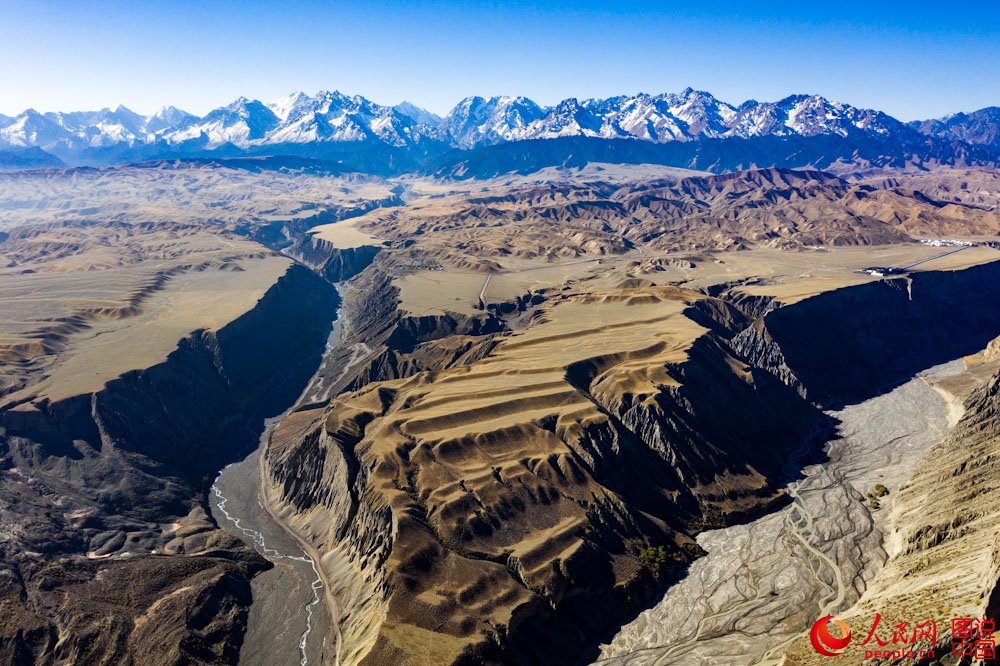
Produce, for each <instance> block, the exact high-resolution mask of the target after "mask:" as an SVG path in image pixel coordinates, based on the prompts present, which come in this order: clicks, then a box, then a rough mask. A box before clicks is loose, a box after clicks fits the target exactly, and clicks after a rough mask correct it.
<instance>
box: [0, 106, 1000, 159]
mask: <svg viewBox="0 0 1000 666" xmlns="http://www.w3.org/2000/svg"><path fill="white" fill-rule="evenodd" d="M998 128H1000V109H998V108H996V107H991V108H987V109H982V110H980V111H975V112H972V113H968V114H965V113H961V114H956V115H952V116H948V117H946V118H942V119H940V120H928V121H922V122H912V123H903V122H900V121H898V120H896V119H895V118H892V117H891V116H888V115H886V114H884V113H882V112H880V111H875V110H871V109H859V108H857V107H853V106H850V105H848V104H842V103H840V102H833V101H830V100H827V99H825V98H823V97H820V96H818V95H793V96H791V97H787V98H785V99H783V100H780V101H777V102H757V101H755V100H750V101H747V102H744V103H742V104H740V105H739V106H733V105H731V104H728V103H726V102H723V101H720V100H718V99H716V98H715V97H713V96H712V95H710V94H709V93H706V92H700V91H696V90H692V89H691V88H688V89H686V90H684V91H682V92H680V93H666V94H662V95H646V94H639V95H633V96H619V97H611V98H608V99H585V100H577V99H573V98H571V99H566V100H563V101H562V102H559V103H558V104H556V105H555V106H551V107H544V106H540V105H538V104H536V103H535V102H533V101H531V100H530V99H527V98H525V97H491V98H488V99H486V98H482V97H468V98H466V99H464V100H462V101H461V102H459V103H458V104H457V105H456V106H455V108H454V109H452V110H451V112H450V113H448V114H447V115H446V116H445V117H444V118H440V117H439V116H437V115H435V114H433V113H430V112H429V111H426V110H424V109H421V108H419V107H417V106H414V105H413V104H411V103H409V102H403V103H401V104H397V105H396V106H382V105H379V104H376V103H374V102H371V101H369V100H367V99H365V98H364V97H361V96H358V95H354V96H346V95H343V94H341V93H339V92H320V93H317V94H316V95H315V96H313V97H310V96H308V95H306V94H304V93H301V92H298V93H294V94H292V95H289V96H288V97H284V98H281V99H279V100H276V101H274V102H270V103H263V102H260V101H257V100H249V99H246V98H244V97H241V98H239V99H237V100H236V101H234V102H233V103H232V104H229V105H228V106H225V107H221V108H218V109H215V110H213V111H211V112H209V113H208V114H207V115H205V116H204V117H201V118H199V117H197V116H194V115H192V114H189V113H186V112H184V111H181V110H179V109H176V108H174V107H166V108H164V109H161V110H160V111H158V112H157V113H156V114H154V115H152V116H142V115H139V114H136V113H134V112H132V111H130V110H129V109H126V108H125V107H123V106H118V107H116V108H114V109H102V110H100V111H86V112H72V113H44V114H43V113H38V112H37V111H35V110H33V109H28V110H27V111H25V112H23V113H21V114H19V115H18V116H16V117H13V118H11V117H7V116H0V150H6V151H8V152H10V151H12V150H14V151H16V150H24V149H28V148H33V149H40V150H41V151H45V153H47V154H49V155H52V156H54V157H55V158H56V160H62V161H64V162H66V163H68V164H115V163H123V162H130V161H138V160H146V159H153V158H177V157H192V156H197V157H206V156H219V157H231V156H242V155H262V154H266V155H298V156H303V157H320V158H324V159H337V160H341V161H344V162H345V165H346V164H348V163H350V164H351V165H354V166H356V167H357V168H376V169H377V168H378V165H382V170H385V171H393V170H395V171H398V170H401V169H404V168H411V167H412V166H413V165H414V164H417V163H421V162H422V161H423V162H426V160H427V159H428V158H432V159H435V160H437V159H438V158H439V156H441V155H443V154H445V153H447V151H449V150H454V149H459V150H463V151H469V150H478V149H483V148H487V147H490V146H499V145H501V144H508V143H512V142H521V141H536V140H542V139H573V138H575V139H597V140H613V141H620V140H627V141H636V140H638V141H642V142H648V143H651V144H657V145H668V144H675V143H700V142H709V143H708V144H706V145H705V146H700V145H699V146H698V147H696V148H685V149H679V148H669V149H667V150H665V151H663V150H661V151H660V152H661V153H664V154H673V153H672V151H674V152H677V154H678V155H681V156H684V155H687V156H690V155H692V154H694V153H698V155H699V158H698V159H697V160H696V161H698V162H699V163H707V164H708V166H709V167H714V168H716V169H726V168H729V167H727V166H726V165H727V164H729V163H731V162H734V159H735V161H736V162H739V163H741V164H742V163H744V162H745V161H746V159H749V160H750V162H751V163H753V164H757V163H756V162H753V160H754V159H757V158H763V159H764V160H765V161H766V165H772V164H773V163H775V162H772V161H770V160H772V158H771V157H769V156H768V155H767V154H766V150H765V151H764V152H762V150H761V148H760V146H758V145H757V144H758V143H759V140H763V141H764V144H762V145H764V146H780V150H786V151H787V150H791V152H790V153H788V154H787V155H785V156H784V157H785V158H787V159H783V160H782V163H783V164H786V165H787V164H789V163H790V164H793V165H794V164H797V160H799V158H798V157H797V155H798V154H799V153H802V154H803V155H806V154H808V155H809V156H810V159H812V158H817V159H819V162H809V163H805V162H804V163H803V164H802V166H805V165H807V164H809V165H813V166H815V165H817V164H819V165H820V166H822V164H821V163H822V162H823V161H824V160H825V161H826V162H827V163H834V162H837V161H838V160H839V161H846V162H851V161H857V159H858V155H861V158H862V161H867V162H871V163H885V162H886V160H888V161H889V162H894V161H898V160H903V161H905V160H906V159H908V158H909V157H913V156H915V157H917V158H918V159H933V160H939V161H943V162H956V161H961V162H965V163H969V162H988V163H994V162H996V161H997V155H998V154H1000V129H998ZM776 139H781V141H778V142H776V141H775V140H776ZM737 140H739V141H737ZM732 141H736V142H735V143H732ZM747 141H749V142H750V143H749V144H748V143H746V142H747ZM556 145H569V144H565V142H563V143H561V144H560V143H557V144H554V145H552V146H545V148H546V149H548V148H555V147H556ZM574 145H577V146H579V145H587V146H596V145H597V144H594V143H592V142H591V143H586V144H579V143H578V144H574ZM628 145H634V146H635V152H636V154H648V153H649V151H648V150H646V149H644V148H643V149H640V147H639V146H640V145H641V144H626V148H621V147H618V148H615V149H614V151H613V152H615V153H621V152H623V151H624V152H628V150H627V146H628ZM820 149H821V150H822V151H826V152H822V154H817V150H820ZM830 149H833V150H834V152H833V153H831V152H829V151H830ZM515 150H517V149H515ZM733 150H735V151H738V152H740V153H741V155H744V156H745V155H749V156H750V157H748V158H746V159H744V157H741V156H736V157H734V154H732V151H733ZM873 150H874V151H876V152H875V153H873V152H872V151H873ZM600 151H603V152H607V151H608V148H607V147H604V148H601V149H600ZM678 151H679V152H678ZM727 151H729V152H728V153H727ZM541 152H542V153H551V152H552V151H551V150H542V151H541ZM654 152H655V151H654ZM706 152H707V153H709V155H708V156H706V155H705V154H704V153H706ZM716 153H718V155H717V159H713V158H712V155H715V154H716ZM32 155H33V158H32V160H33V161H35V162H38V157H40V155H39V154H38V153H33V154H32ZM575 158H576V159H580V155H576V156H575ZM873 158H874V160H873ZM463 159H464V158H463ZM553 159H556V156H550V157H548V158H546V161H549V162H551V161H552V160H553ZM803 159H805V158H803ZM626 161H633V160H630V159H626ZM42 162H44V160H42ZM687 162H691V158H690V157H689V158H688V159H687ZM52 163H53V164H56V163H58V162H57V161H52ZM365 165H367V166H365ZM372 165H374V167H372ZM685 165H686V164H679V166H685ZM760 165H761V166H764V164H760ZM7 168H11V167H7Z"/></svg>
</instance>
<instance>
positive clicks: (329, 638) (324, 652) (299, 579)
mask: <svg viewBox="0 0 1000 666" xmlns="http://www.w3.org/2000/svg"><path fill="white" fill-rule="evenodd" d="M341 312H342V309H341V310H338V312H337V315H336V318H335V320H334V322H333V327H332V329H331V333H330V337H329V339H328V341H327V345H326V353H325V355H324V360H325V359H327V358H329V357H330V354H331V352H333V351H334V350H335V349H336V348H337V346H338V345H339V344H340V339H341V335H342V332H343V324H342V322H341ZM320 367H321V369H322V367H323V364H321V366H320ZM325 381H327V379H325V378H324V377H323V376H322V370H317V373H316V374H315V375H314V376H313V377H312V379H311V380H310V381H309V383H308V385H307V387H306V388H305V390H303V392H302V394H301V397H300V398H299V400H298V401H297V402H296V404H300V403H302V402H303V401H306V400H307V396H311V395H313V394H315V393H316V392H317V389H318V388H319V389H322V385H323V383H324V382H325ZM293 409H294V407H293ZM289 411H290V410H289ZM287 413H288V412H285V413H284V414H281V415H279V416H275V417H273V418H269V419H267V420H265V423H264V431H263V433H262V434H261V436H260V439H259V441H258V446H257V448H256V449H255V450H253V451H252V452H251V453H250V454H249V455H247V457H245V458H244V459H243V460H240V461H239V462H235V463H232V464H231V465H227V466H226V467H225V468H224V469H223V470H222V471H221V472H220V473H219V476H218V477H217V478H216V480H215V483H214V484H212V488H211V495H210V498H209V499H210V506H211V509H212V514H213V517H214V518H215V520H216V522H218V524H219V525H220V526H221V527H222V528H223V529H225V530H227V531H228V532H230V533H231V534H234V535H235V536H237V537H239V538H241V539H243V540H244V541H246V542H247V543H248V544H250V545H252V546H253V548H254V549H256V551H257V552H258V553H260V554H261V555H262V556H264V557H265V558H267V559H268V560H269V561H270V562H271V563H272V564H273V565H274V567H273V568H272V569H269V570H268V571H265V572H263V573H260V574H258V575H257V576H255V577H254V578H253V580H252V582H251V589H252V591H253V603H252V604H251V606H250V616H249V618H248V621H247V632H246V636H245V637H244V641H243V647H242V649H241V650H240V664H241V665H242V666H309V664H323V663H328V662H336V661H337V659H336V653H337V649H338V647H339V646H338V645H336V637H335V636H334V634H335V633H336V632H335V631H332V632H327V631H321V630H320V631H318V630H317V628H327V627H333V626H334V622H335V619H334V618H331V617H330V612H329V609H328V608H327V605H326V604H323V603H321V601H322V600H323V579H322V576H321V575H320V572H319V570H318V569H317V564H316V562H315V561H314V560H313V558H312V557H310V556H309V554H308V553H306V552H305V550H304V549H303V547H302V546H301V545H300V544H299V543H298V542H297V541H296V540H295V538H294V537H292V535H291V534H289V533H288V531H287V530H286V529H285V528H284V526H282V525H281V524H280V523H278V522H277V521H275V520H274V518H273V517H272V516H271V514H270V513H269V512H268V511H267V509H266V507H265V506H264V503H263V502H262V500H261V496H260V493H261V482H262V480H261V467H260V456H261V452H262V451H263V449H264V448H265V447H266V446H267V445H268V442H269V441H270V438H271V433H272V432H273V431H274V429H275V428H276V427H277V426H278V424H279V423H280V422H281V419H282V418H284V416H285V414H287Z"/></svg>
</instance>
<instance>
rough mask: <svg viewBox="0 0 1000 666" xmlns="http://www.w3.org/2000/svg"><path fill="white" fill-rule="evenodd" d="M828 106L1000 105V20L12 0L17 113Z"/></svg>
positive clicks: (896, 111) (836, 13) (552, 6)
mask: <svg viewBox="0 0 1000 666" xmlns="http://www.w3.org/2000/svg"><path fill="white" fill-rule="evenodd" d="M686 86H691V87H694V88H696V89H699V90H707V91H708V92H711V93H712V94H714V95H715V96H716V97H719V98H720V99H723V100H725V101H728V102H730V103H733V104H738V103H739V102H742V101H744V100H746V99H750V98H753V99H758V100H761V101H765V100H767V101H772V100H777V99H780V98H782V97H784V96H786V95H789V94H792V93H818V94H821V95H824V96H826V97H829V98H832V99H835V100H839V101H843V102H848V103H850V104H854V105H856V106H863V107H872V108H878V109H881V110H884V111H886V112H888V113H890V114H891V115H894V116H896V117H898V118H900V119H902V120H912V119H915V118H927V117H937V116H941V115H944V114H946V113H950V112H956V111H970V110H973V109H977V108H981V107H984V106H992V105H1000V3H996V2H992V1H991V2H958V3H954V2H953V3H951V4H949V5H947V6H946V5H945V4H943V3H934V4H925V3H921V2H905V3H904V2H898V3H897V2H882V3H879V2H839V3H838V2H816V1H814V0H800V1H798V2H783V1H777V2H729V1H727V0H716V1H710V2H705V3H697V2H695V1H693V0H692V1H690V2H685V3H673V2H630V3H622V4H612V3H607V2H603V3H598V2H587V1H580V2H521V1H519V0H515V1H514V2H503V3H501V2H464V3H456V2H435V1H424V0H417V1H415V2H398V1H396V0H386V1H383V2H365V3H359V2H339V1H334V0H325V1H319V0H313V1H306V0H300V1H291V2H280V3H279V2H263V1H260V0H243V1H240V2H236V1H231V2H221V1H219V0H197V1H189V0H174V1H172V2H165V1H161V0H145V1H139V2H124V1H120V0H89V1H88V0H77V1H75V2H71V1H70V0H28V1H25V0H2V2H0V113H4V114H7V115H13V114H16V113H19V112H20V111H22V110H24V109H25V108H28V107H33V108H35V109H37V110H39V111H56V110H61V111H68V110H81V109H98V108H101V107H104V106H114V105H115V104H119V103H121V104H124V105H126V106H128V107H129V108H132V109H133V110H135V111H139V112H142V113H152V112H154V111H155V110H156V109H158V108H159V107H160V106H163V105H166V104H173V105H175V106H178V107H180V108H182V109H185V110H187V111H190V112H192V113H197V114H203V113H205V112H207V111H209V110H210V109H212V108H215V107H218V106H222V105H225V104H228V103H229V102H231V101H232V100H234V99H235V98H236V97H238V96H240V95H245V96H247V97H251V98H256V99H261V100H263V101H269V100H272V99H275V98H278V97H281V96H284V95H287V94H289V93H291V92H293V91H296V90H302V91H304V92H307V93H309V94H313V93H315V92H317V91H319V90H340V91H341V92H344V93H347V94H361V95H364V96H365V97H368V98H369V99H372V100H374V101H376V102H379V103H383V104H394V103H397V102H400V101H402V100H404V99H405V100H409V101H411V102H413V103H415V104H417V105H420V106H423V107H425V108H428V109H430V110H432V111H435V112H437V113H445V112H447V111H448V110H449V109H450V108H451V107H452V106H453V105H454V104H455V103H456V102H457V101H458V100H459V99H461V98H462V97H464V96H466V95H483V96H489V95H497V94H504V95H525V96H527V97H530V98H532V99H534V100H535V101H537V102H539V103H542V104H552V103H555V102H557V101H559V100H560V99H563V98H566V97H578V98H585V97H607V96H611V95H617V94H632V93H636V92H648V93H659V92H670V91H679V90H681V89H683V88H685V87H686Z"/></svg>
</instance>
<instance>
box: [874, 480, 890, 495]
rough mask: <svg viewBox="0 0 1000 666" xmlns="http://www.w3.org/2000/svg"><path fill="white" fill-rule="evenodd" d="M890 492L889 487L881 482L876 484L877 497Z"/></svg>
mask: <svg viewBox="0 0 1000 666" xmlns="http://www.w3.org/2000/svg"><path fill="white" fill-rule="evenodd" d="M888 494H889V489H888V488H886V487H885V486H883V485H882V484H881V483H876V484H875V497H885V496H886V495H888Z"/></svg>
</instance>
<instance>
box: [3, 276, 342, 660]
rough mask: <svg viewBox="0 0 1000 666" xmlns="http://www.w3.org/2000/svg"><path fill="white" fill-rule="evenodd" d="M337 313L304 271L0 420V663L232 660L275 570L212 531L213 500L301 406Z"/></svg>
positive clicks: (322, 287) (325, 289) (322, 284)
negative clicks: (222, 321) (224, 319)
mask: <svg viewBox="0 0 1000 666" xmlns="http://www.w3.org/2000/svg"><path fill="white" fill-rule="evenodd" d="M337 305H338V297H337V295H336V292H335V291H334V289H333V288H332V287H331V286H330V285H329V284H328V283H327V282H326V281H324V280H322V279H321V278H319V277H317V276H316V275H315V274H314V273H312V272H311V271H309V270H308V269H306V268H304V267H302V266H297V265H295V266H292V267H291V268H289V269H288V271H287V273H286V274H285V275H284V276H282V277H281V278H279V279H278V281H277V282H276V283H275V284H274V285H273V286H272V287H271V288H270V289H269V290H267V292H266V293H265V294H264V296H263V297H262V298H261V299H260V301H259V302H258V303H257V304H256V306H255V307H254V308H253V309H251V310H249V311H248V312H246V313H245V314H243V315H242V316H240V317H238V318H237V319H235V320H233V321H231V322H230V323H229V324H228V325H226V326H224V327H222V328H220V329H219V330H217V331H205V330H202V331H195V332H193V333H191V334H190V335H189V336H188V337H186V338H184V339H183V340H181V341H180V342H179V343H178V346H177V349H176V350H175V351H174V352H172V353H171V354H170V355H169V356H168V357H167V359H166V361H164V362H162V363H160V364H158V365H155V366H152V367H149V368H146V369H143V370H135V371H132V372H128V373H126V374H124V375H122V376H121V377H119V378H117V379H115V380H112V381H110V382H108V383H107V384H106V385H105V386H104V387H103V388H102V389H101V390H99V391H96V392H94V393H92V394H87V395H79V396H74V397H71V398H68V399H66V400H60V401H58V402H52V403H50V402H49V401H48V400H47V399H45V398H42V399H35V400H33V401H25V402H22V403H21V404H17V405H11V406H9V407H8V408H7V409H5V410H4V411H3V412H2V413H0V475H2V484H0V489H2V490H0V492H2V494H3V497H2V499H3V502H2V503H0V530H2V532H3V533H2V535H0V536H2V539H0V609H2V610H0V617H2V618H3V620H2V622H0V659H2V660H3V661H5V663H31V664H57V663H73V664H86V663H121V664H160V663H163V664H166V663H236V662H237V660H238V653H239V647H240V644H241V642H242V636H243V631H244V629H245V622H246V617H247V609H248V607H249V604H250V600H251V599H250V585H249V579H250V577H251V576H252V575H253V574H254V573H255V572H256V571H259V570H261V569H262V568H265V567H266V566H268V565H267V563H266V561H264V560H263V559H262V558H260V557H259V556H257V554H256V553H255V552H253V550H252V549H249V548H247V547H246V546H245V545H244V544H243V543H242V542H240V541H239V540H237V539H235V538H233V537H230V536H228V535H227V534H226V533H225V532H223V531H221V530H219V529H217V527H216V526H215V525H214V523H213V522H212V521H211V519H210V518H209V517H208V513H207V497H206V491H207V488H208V484H209V483H210V482H211V479H212V478H213V477H214V474H215V473H216V472H217V470H218V469H219V467H220V466H221V465H224V464H225V463H227V462H229V461H232V460H233V459H234V458H235V457H236V456H237V454H238V453H239V451H241V450H243V449H245V448H247V447H248V446H250V445H252V444H253V443H254V442H255V441H256V436H257V434H258V433H259V432H260V428H261V424H262V421H263V418H264V416H265V415H269V414H274V413H278V412H280V411H281V409H283V408H285V407H286V406H287V405H289V404H291V402H292V401H293V400H294V399H295V397H297V394H298V391H299V390H301V386H302V385H303V383H304V382H305V380H306V379H307V378H308V377H309V376H310V375H311V373H312V371H313V369H314V368H315V366H316V365H317V364H318V362H319V358H320V354H321V353H322V350H323V343H324V342H325V340H326V336H327V333H328V332H329V326H330V321H331V320H332V319H333V316H334V313H335V312H336V308H337Z"/></svg>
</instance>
